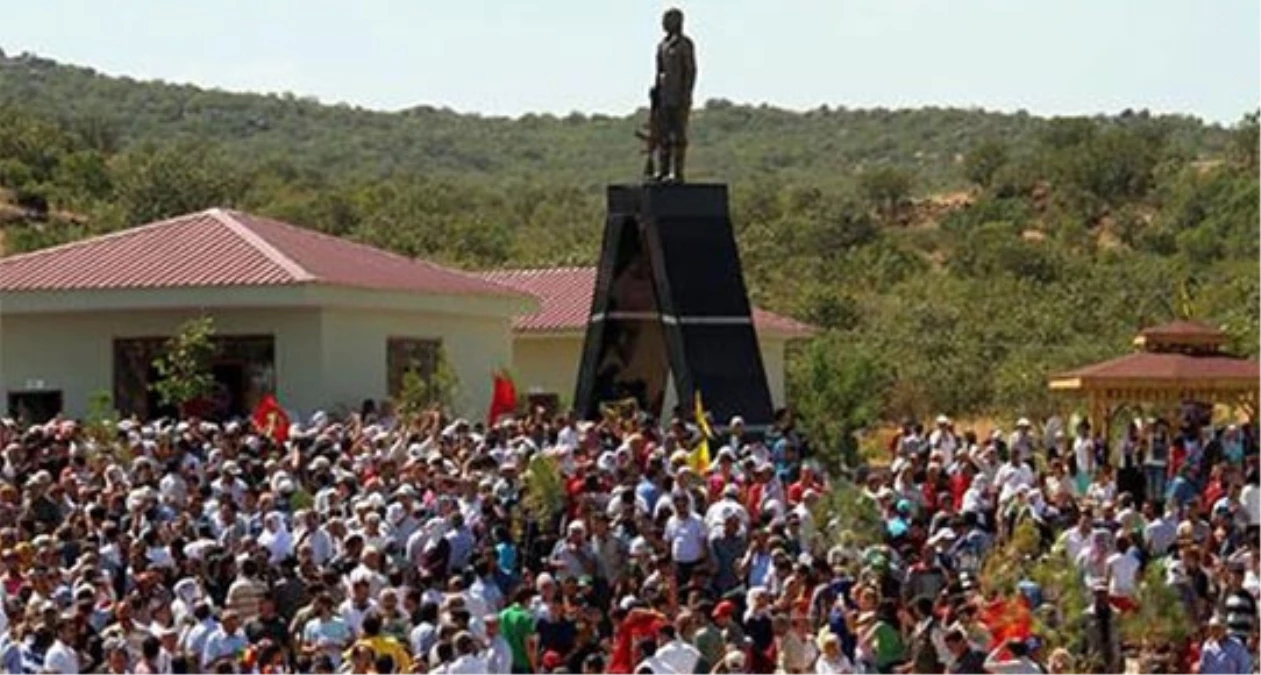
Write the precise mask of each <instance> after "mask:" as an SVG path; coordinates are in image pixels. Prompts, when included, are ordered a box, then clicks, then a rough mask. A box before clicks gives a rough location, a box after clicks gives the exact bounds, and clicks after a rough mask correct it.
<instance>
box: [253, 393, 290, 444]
mask: <svg viewBox="0 0 1261 675" xmlns="http://www.w3.org/2000/svg"><path fill="white" fill-rule="evenodd" d="M253 420H254V428H256V429H258V431H259V433H261V434H263V435H264V436H270V437H271V439H272V440H273V441H276V442H277V443H284V442H285V441H287V440H289V415H288V414H287V413H285V410H284V408H281V407H280V404H279V403H277V402H276V397H275V396H273V395H272V394H267V395H266V396H264V397H263V400H261V401H259V402H258V407H257V408H255V409H254V417H253Z"/></svg>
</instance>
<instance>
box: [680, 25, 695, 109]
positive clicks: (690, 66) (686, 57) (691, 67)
mask: <svg viewBox="0 0 1261 675" xmlns="http://www.w3.org/2000/svg"><path fill="white" fill-rule="evenodd" d="M683 82H684V84H685V85H686V86H684V88H683V90H684V91H686V92H687V98H688V102H689V103H690V102H691V100H692V88H693V87H694V86H696V48H695V47H694V46H693V45H692V40H691V39H685V40H684V41H683Z"/></svg>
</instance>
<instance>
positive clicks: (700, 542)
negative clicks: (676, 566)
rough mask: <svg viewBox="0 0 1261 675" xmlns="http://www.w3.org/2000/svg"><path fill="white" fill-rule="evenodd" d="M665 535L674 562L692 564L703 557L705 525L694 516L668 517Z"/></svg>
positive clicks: (690, 514) (691, 514)
mask: <svg viewBox="0 0 1261 675" xmlns="http://www.w3.org/2000/svg"><path fill="white" fill-rule="evenodd" d="M665 534H666V539H667V540H669V541H670V555H671V557H673V558H674V561H675V562H680V563H694V562H696V561H698V560H700V559H701V558H702V557H704V555H705V523H703V522H701V519H700V518H697V517H696V514H693V513H689V514H687V516H685V517H683V518H680V517H678V516H670V520H668V521H666V533H665Z"/></svg>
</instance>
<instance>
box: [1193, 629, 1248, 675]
mask: <svg viewBox="0 0 1261 675" xmlns="http://www.w3.org/2000/svg"><path fill="white" fill-rule="evenodd" d="M1200 672H1201V673H1205V674H1207V673H1251V672H1252V655H1250V654H1249V653H1248V649H1247V648H1246V647H1244V646H1243V644H1241V643H1240V642H1239V640H1237V639H1235V638H1233V637H1229V636H1228V637H1225V638H1223V639H1222V640H1221V642H1212V641H1208V640H1206V641H1205V642H1204V645H1203V646H1202V647H1201V648H1200Z"/></svg>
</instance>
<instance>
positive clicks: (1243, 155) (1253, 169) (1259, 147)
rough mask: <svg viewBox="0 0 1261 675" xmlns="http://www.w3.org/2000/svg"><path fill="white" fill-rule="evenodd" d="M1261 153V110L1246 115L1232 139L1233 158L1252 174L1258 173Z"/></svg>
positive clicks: (1236, 127) (1237, 126)
mask: <svg viewBox="0 0 1261 675" xmlns="http://www.w3.org/2000/svg"><path fill="white" fill-rule="evenodd" d="M1258 153H1261V111H1256V110H1254V111H1252V112H1250V113H1248V114H1247V115H1244V117H1243V119H1242V120H1240V122H1239V124H1238V125H1236V126H1235V129H1234V132H1233V134H1232V135H1231V139H1230V154H1231V158H1232V159H1233V160H1235V161H1236V162H1238V163H1239V164H1240V165H1241V166H1242V167H1243V168H1244V169H1245V170H1247V171H1248V172H1249V173H1251V174H1254V175H1255V174H1256V173H1257V167H1258Z"/></svg>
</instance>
